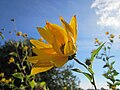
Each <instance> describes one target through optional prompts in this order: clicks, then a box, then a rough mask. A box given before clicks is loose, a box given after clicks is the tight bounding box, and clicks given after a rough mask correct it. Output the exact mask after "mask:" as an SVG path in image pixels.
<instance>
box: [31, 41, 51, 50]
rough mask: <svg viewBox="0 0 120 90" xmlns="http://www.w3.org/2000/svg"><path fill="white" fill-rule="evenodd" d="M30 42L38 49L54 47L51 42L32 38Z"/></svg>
mask: <svg viewBox="0 0 120 90" xmlns="http://www.w3.org/2000/svg"><path fill="white" fill-rule="evenodd" d="M30 42H31V43H32V44H33V45H34V46H35V47H36V48H38V49H40V48H50V47H52V46H51V45H50V44H46V43H44V42H41V41H39V40H30Z"/></svg>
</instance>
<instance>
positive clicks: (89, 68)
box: [72, 43, 105, 89]
mask: <svg viewBox="0 0 120 90" xmlns="http://www.w3.org/2000/svg"><path fill="white" fill-rule="evenodd" d="M104 44H105V43H103V44H102V45H100V46H99V47H98V48H97V49H96V50H94V52H92V54H91V58H90V59H86V62H85V64H84V63H82V62H80V61H79V60H78V59H76V58H74V60H75V61H76V62H78V63H79V64H80V65H82V66H83V67H84V68H85V69H87V71H88V72H83V71H81V70H80V69H78V68H75V69H72V70H73V71H75V72H78V73H82V74H83V75H84V76H85V77H86V78H88V80H89V81H90V83H91V84H92V85H93V86H94V88H95V89H97V87H96V85H95V80H94V72H93V69H92V64H93V61H94V58H95V57H96V55H97V54H98V53H99V51H100V50H101V49H102V47H103V46H104Z"/></svg>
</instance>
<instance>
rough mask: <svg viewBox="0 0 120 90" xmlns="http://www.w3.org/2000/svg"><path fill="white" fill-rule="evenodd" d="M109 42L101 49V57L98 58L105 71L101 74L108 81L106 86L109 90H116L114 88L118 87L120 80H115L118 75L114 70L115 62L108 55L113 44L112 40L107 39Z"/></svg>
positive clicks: (111, 56)
mask: <svg viewBox="0 0 120 90" xmlns="http://www.w3.org/2000/svg"><path fill="white" fill-rule="evenodd" d="M108 38H109V41H108V42H107V44H106V45H105V46H104V48H103V52H102V53H101V56H99V57H100V58H99V59H102V60H103V61H104V63H105V64H104V66H103V68H105V69H106V70H107V71H106V72H104V73H103V76H104V77H105V78H106V79H108V80H109V81H107V84H108V86H109V88H111V89H112V90H115V89H116V86H118V85H120V80H119V79H116V76H118V75H119V73H118V72H117V70H116V69H115V68H114V64H115V60H113V58H114V56H113V55H110V51H111V48H112V44H113V42H114V40H113V38H111V37H108Z"/></svg>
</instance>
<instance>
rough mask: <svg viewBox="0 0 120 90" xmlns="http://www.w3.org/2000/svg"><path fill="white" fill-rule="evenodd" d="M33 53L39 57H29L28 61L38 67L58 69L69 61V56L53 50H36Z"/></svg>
mask: <svg viewBox="0 0 120 90" xmlns="http://www.w3.org/2000/svg"><path fill="white" fill-rule="evenodd" d="M33 52H35V53H36V54H37V55H38V56H33V57H28V60H29V62H31V63H34V65H35V66H37V67H38V66H45V64H46V65H48V66H50V65H55V66H56V67H60V66H62V65H64V64H65V63H66V62H67V60H68V56H64V55H60V54H57V53H56V52H55V51H54V50H53V49H52V48H43V49H37V48H34V49H33Z"/></svg>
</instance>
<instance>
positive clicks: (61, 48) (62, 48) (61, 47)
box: [60, 44, 65, 54]
mask: <svg viewBox="0 0 120 90" xmlns="http://www.w3.org/2000/svg"><path fill="white" fill-rule="evenodd" d="M64 47H65V44H61V46H60V50H61V52H62V53H63V54H64Z"/></svg>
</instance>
